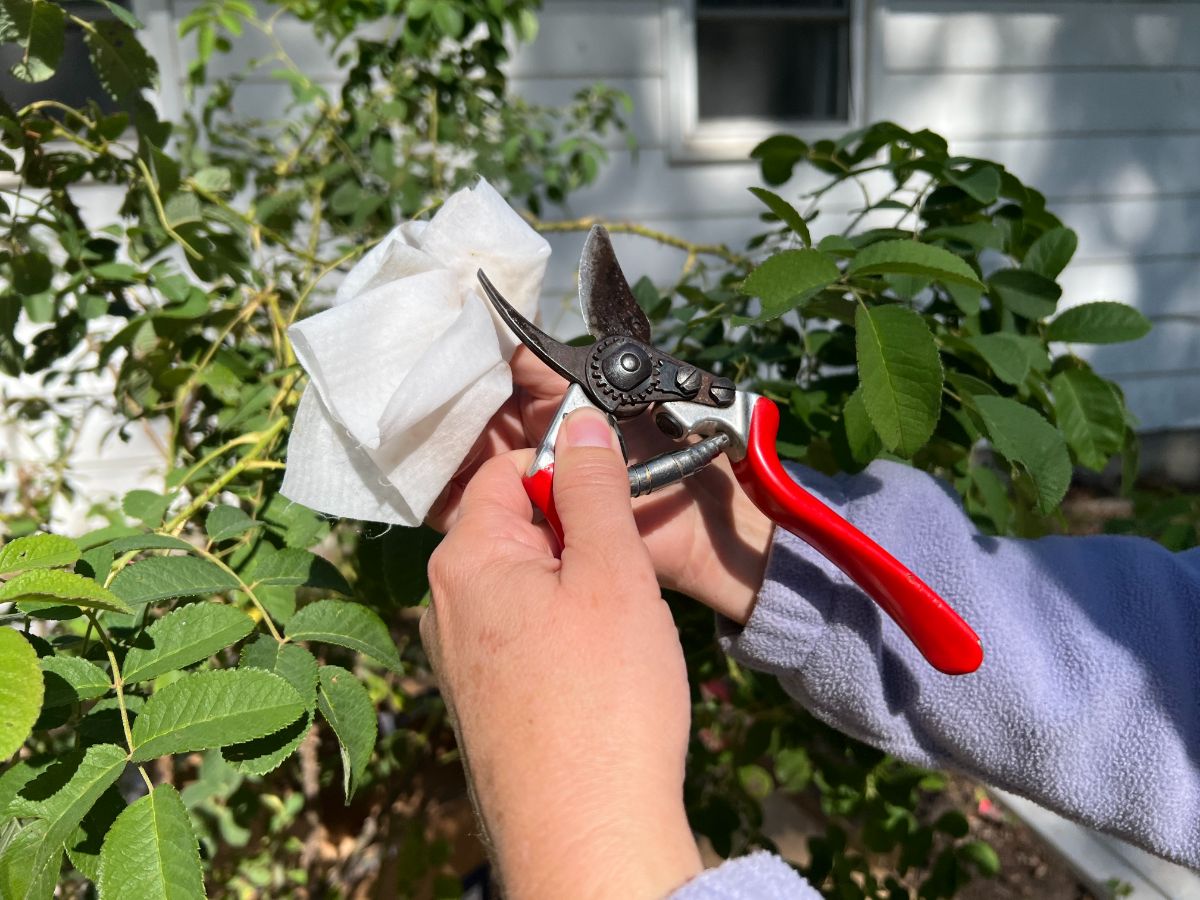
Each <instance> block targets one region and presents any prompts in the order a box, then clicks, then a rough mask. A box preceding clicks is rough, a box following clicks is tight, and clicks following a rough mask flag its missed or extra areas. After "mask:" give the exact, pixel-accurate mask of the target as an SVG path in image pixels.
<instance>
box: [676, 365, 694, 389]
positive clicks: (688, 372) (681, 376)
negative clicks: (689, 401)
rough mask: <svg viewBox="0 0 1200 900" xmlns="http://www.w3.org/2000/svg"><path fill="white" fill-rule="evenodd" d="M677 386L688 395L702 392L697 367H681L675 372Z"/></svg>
mask: <svg viewBox="0 0 1200 900" xmlns="http://www.w3.org/2000/svg"><path fill="white" fill-rule="evenodd" d="M675 386H676V387H677V388H679V390H680V391H682V392H683V393H685V394H687V395H689V396H690V395H692V394H694V393H696V391H698V390H700V372H699V370H697V369H696V367H695V366H680V367H679V369H678V370H677V371H676V372H675Z"/></svg>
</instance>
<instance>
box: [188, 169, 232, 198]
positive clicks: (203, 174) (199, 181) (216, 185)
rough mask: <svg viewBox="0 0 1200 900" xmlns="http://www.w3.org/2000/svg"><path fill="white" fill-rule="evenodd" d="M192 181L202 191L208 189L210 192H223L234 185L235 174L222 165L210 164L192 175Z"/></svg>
mask: <svg viewBox="0 0 1200 900" xmlns="http://www.w3.org/2000/svg"><path fill="white" fill-rule="evenodd" d="M192 181H194V182H195V183H196V186H197V187H198V188H200V190H202V191H207V192H209V193H210V194H217V193H221V192H222V191H227V190H229V189H230V188H232V187H233V176H232V175H231V174H230V173H229V170H228V169H226V168H224V167H222V166H210V167H209V168H207V169H201V170H200V171H199V172H197V173H196V174H195V175H193V176H192Z"/></svg>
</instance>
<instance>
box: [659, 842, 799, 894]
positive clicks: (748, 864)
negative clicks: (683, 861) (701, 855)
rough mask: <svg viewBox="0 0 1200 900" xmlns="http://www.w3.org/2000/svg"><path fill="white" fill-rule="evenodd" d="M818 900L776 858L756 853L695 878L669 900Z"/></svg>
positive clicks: (760, 852) (761, 852)
mask: <svg viewBox="0 0 1200 900" xmlns="http://www.w3.org/2000/svg"><path fill="white" fill-rule="evenodd" d="M767 897H771V898H779V900H785V898H786V900H821V895H820V894H819V893H817V892H816V891H815V890H814V889H813V888H812V886H811V885H810V884H809V883H808V882H807V881H805V880H804V879H803V878H801V877H800V876H799V875H797V874H796V872H795V870H794V869H792V867H791V866H789V865H788V864H787V863H785V862H784V861H783V860H782V859H780V858H779V857H778V856H775V855H773V854H770V853H767V852H765V851H759V852H758V853H751V854H750V855H749V856H741V857H738V858H737V859H731V860H728V861H726V862H724V863H722V864H721V865H719V866H717V867H716V868H715V869H709V870H708V871H706V872H703V873H701V874H700V875H697V876H696V877H695V878H693V879H692V880H691V881H689V882H688V883H687V884H685V885H684V886H683V887H681V888H679V889H678V890H676V891H675V892H674V893H673V894H671V896H670V898H669V900H765V898H767Z"/></svg>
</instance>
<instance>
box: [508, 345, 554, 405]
mask: <svg viewBox="0 0 1200 900" xmlns="http://www.w3.org/2000/svg"><path fill="white" fill-rule="evenodd" d="M508 365H509V368H511V369H512V378H513V383H514V384H516V385H517V386H518V387H520V388H522V389H524V390H525V391H526V392H528V393H529V395H530V396H532V397H534V398H535V399H538V400H558V398H560V397H561V396H562V395H563V394H564V393H565V392H566V390H567V380H566V379H565V378H563V377H562V376H561V375H559V374H558V373H557V372H555V371H554V370H553V369H551V368H550V367H549V366H547V365H546V364H545V363H544V362H542V361H541V360H540V359H538V358H537V357H536V356H534V355H533V353H532V352H531V351H530V350H529V348H528V347H526V346H524V345H522V346H520V347H518V348H517V352H516V353H514V354H513V357H512V359H511V360H509V362H508Z"/></svg>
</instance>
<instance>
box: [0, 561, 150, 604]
mask: <svg viewBox="0 0 1200 900" xmlns="http://www.w3.org/2000/svg"><path fill="white" fill-rule="evenodd" d="M8 601H12V602H14V603H21V602H26V601H29V602H33V603H53V602H54V601H63V602H65V603H66V604H67V605H69V606H78V607H80V608H81V609H104V610H108V611H109V612H121V613H127V612H132V611H133V610H131V609H130V608H129V607H128V606H127V605H126V604H125V603H124V601H122V599H121V598H120V597H118V596H116V595H115V594H113V592H112V591H110V590H108V589H107V588H105V587H104V586H103V585H102V584H100V583H99V582H97V581H93V580H92V579H90V578H84V577H83V576H82V575H76V574H75V573H74V572H62V571H59V570H57V569H31V570H30V571H28V572H22V573H21V574H20V575H17V576H15V577H13V578H10V579H9V580H8V581H6V582H5V583H4V586H3V587H0V603H5V602H8Z"/></svg>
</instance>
